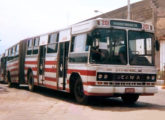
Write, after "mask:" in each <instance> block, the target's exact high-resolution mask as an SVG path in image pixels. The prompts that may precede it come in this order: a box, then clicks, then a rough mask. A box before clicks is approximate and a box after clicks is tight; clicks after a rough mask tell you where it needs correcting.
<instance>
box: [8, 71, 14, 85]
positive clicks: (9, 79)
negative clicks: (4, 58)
mask: <svg viewBox="0 0 165 120" xmlns="http://www.w3.org/2000/svg"><path fill="white" fill-rule="evenodd" d="M7 84H8V87H10V88H11V87H13V83H12V82H11V77H10V73H9V72H8V74H7Z"/></svg>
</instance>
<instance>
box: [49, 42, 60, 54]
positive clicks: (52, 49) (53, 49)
mask: <svg viewBox="0 0 165 120" xmlns="http://www.w3.org/2000/svg"><path fill="white" fill-rule="evenodd" d="M57 48H58V43H54V44H49V45H48V47H47V53H56V52H57Z"/></svg>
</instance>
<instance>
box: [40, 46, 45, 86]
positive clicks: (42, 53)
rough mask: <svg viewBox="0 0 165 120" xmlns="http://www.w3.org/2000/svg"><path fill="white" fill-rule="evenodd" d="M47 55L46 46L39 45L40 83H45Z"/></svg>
mask: <svg viewBox="0 0 165 120" xmlns="http://www.w3.org/2000/svg"><path fill="white" fill-rule="evenodd" d="M45 56H46V46H45V45H43V46H40V47H39V59H38V60H39V61H38V62H39V63H38V65H39V67H38V74H39V84H40V85H43V84H44V80H45V79H44V72H45Z"/></svg>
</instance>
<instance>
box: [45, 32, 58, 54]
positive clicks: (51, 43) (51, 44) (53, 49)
mask: <svg viewBox="0 0 165 120" xmlns="http://www.w3.org/2000/svg"><path fill="white" fill-rule="evenodd" d="M57 48H58V33H52V34H50V35H49V39H48V46H47V53H57Z"/></svg>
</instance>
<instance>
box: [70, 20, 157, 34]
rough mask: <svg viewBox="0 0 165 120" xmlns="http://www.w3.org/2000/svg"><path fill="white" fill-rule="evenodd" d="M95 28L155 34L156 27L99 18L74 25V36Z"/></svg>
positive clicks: (131, 21)
mask: <svg viewBox="0 0 165 120" xmlns="http://www.w3.org/2000/svg"><path fill="white" fill-rule="evenodd" d="M94 28H120V29H134V30H145V31H148V32H154V27H153V25H151V24H148V23H142V22H137V21H133V20H126V19H107V18H97V19H92V20H88V21H84V22H80V23H77V24H74V25H72V34H79V33H84V32H89V31H91V30H92V29H94Z"/></svg>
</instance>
